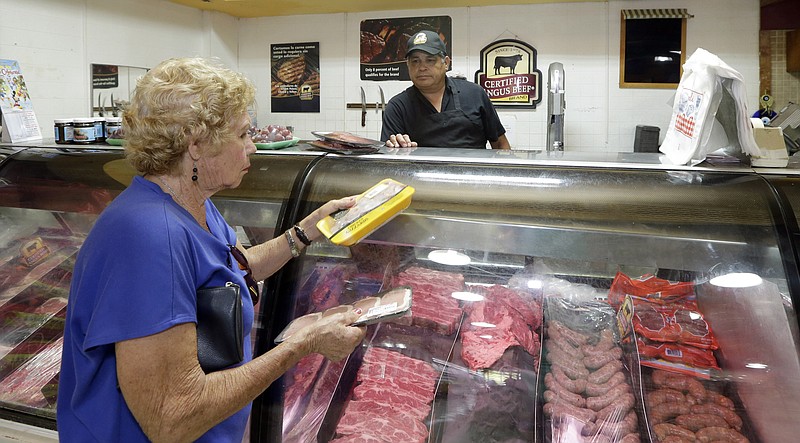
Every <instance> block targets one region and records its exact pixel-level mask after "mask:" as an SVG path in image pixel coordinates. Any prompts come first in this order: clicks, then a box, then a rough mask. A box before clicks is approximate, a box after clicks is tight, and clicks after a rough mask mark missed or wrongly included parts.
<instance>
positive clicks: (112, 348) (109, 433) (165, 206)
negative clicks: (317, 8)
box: [57, 59, 364, 442]
mask: <svg viewBox="0 0 800 443" xmlns="http://www.w3.org/2000/svg"><path fill="white" fill-rule="evenodd" d="M254 97H255V91H254V87H253V85H252V84H251V83H250V82H249V81H248V80H246V79H245V78H244V77H243V76H241V75H240V74H237V73H235V72H232V71H231V70H229V69H226V68H224V67H222V66H220V65H218V64H216V63H214V62H212V61H209V60H204V59H173V60H167V61H165V62H163V63H161V64H160V65H158V66H157V67H155V68H153V69H152V70H150V71H149V72H148V73H147V74H146V75H145V76H144V77H142V78H141V79H140V80H139V82H138V84H137V87H136V90H135V92H134V94H133V97H132V100H131V104H130V106H129V107H128V108H127V109H126V110H125V114H124V126H125V134H126V139H127V141H126V153H127V157H128V159H129V160H130V162H131V163H132V164H133V166H134V167H135V168H136V170H137V171H138V172H139V173H140V174H141V175H140V176H137V177H135V178H134V180H133V182H132V183H131V185H130V186H129V187H128V188H127V189H126V190H125V191H123V192H122V193H121V194H120V195H119V196H118V197H117V198H116V199H115V200H114V201H113V202H112V203H111V205H109V206H108V208H106V210H105V211H104V212H103V214H101V216H100V217H99V218H98V220H97V223H96V224H95V226H94V227H93V229H92V232H91V233H90V234H89V236H88V237H87V239H86V241H85V243H84V245H83V247H82V248H81V250H80V252H79V254H78V259H77V262H76V264H75V270H74V275H73V280H72V287H71V290H70V301H69V306H68V308H67V323H66V328H65V340H64V352H63V358H62V368H61V375H60V380H59V393H58V415H57V421H58V430H59V437H60V439H61V441H62V442H69V441H76V442H78V441H79V442H88V441H98V442H112V441H114V442H116V441H125V442H130V441H148V440H151V441H165V442H180V441H193V440H198V441H213V442H241V440H242V437H243V434H244V431H245V426H246V423H247V418H248V415H249V413H250V402H251V401H252V400H253V399H254V398H255V397H256V396H258V395H259V394H260V393H261V392H263V391H264V389H266V388H267V387H268V386H269V385H270V383H272V382H273V381H275V380H276V379H278V378H279V377H280V376H281V374H283V373H284V372H285V371H286V370H287V369H289V368H290V367H291V366H293V365H294V364H295V363H296V362H297V361H299V360H300V359H301V358H302V357H304V356H306V355H308V354H310V353H320V354H322V355H324V356H326V357H327V358H329V359H332V360H341V359H342V358H344V357H346V356H347V355H348V354H349V353H350V352H351V351H352V350H353V349H354V347H355V346H357V345H358V344H359V343H360V341H361V340H362V339H363V337H364V330H363V328H357V327H352V326H348V325H350V324H351V323H352V322H353V321H354V320H355V319H356V318H357V317H358V314H357V313H356V312H349V313H345V314H337V315H335V316H331V317H329V318H328V319H326V320H325V321H323V322H320V323H319V324H317V325H313V326H311V327H308V328H305V329H303V330H301V331H299V332H298V333H297V334H295V335H293V336H291V337H290V338H289V340H287V341H285V342H283V343H282V344H280V345H279V346H277V347H276V348H274V349H273V350H271V351H269V352H268V353H266V354H264V355H261V356H259V357H257V358H252V350H251V349H250V345H249V344H250V337H249V331H250V330H251V327H252V322H253V314H254V312H253V300H251V295H250V291H247V290H244V288H247V287H248V284H247V282H246V281H245V276H246V275H245V272H244V271H243V270H242V269H240V267H239V266H237V265H236V263H237V261H239V262H241V263H242V265H243V267H245V268H246V267H247V266H246V265H247V264H249V267H250V268H251V270H252V271H251V272H252V276H253V277H254V278H255V280H261V279H264V278H266V277H268V276H269V275H270V274H272V273H273V272H275V271H276V270H278V269H279V268H280V267H281V266H283V265H284V264H285V263H286V262H287V261H289V260H290V259H291V258H292V256H293V253H294V254H296V253H297V249H300V248H302V247H304V245H305V243H304V241H301V240H306V241H308V240H313V239H315V238H317V237H319V236H320V232H319V231H318V230H317V228H316V222H317V221H318V220H320V219H321V218H322V217H324V216H326V215H328V214H330V213H333V212H335V211H337V210H340V209H345V208H348V207H350V206H352V205H353V203H354V199H353V198H352V197H348V198H344V199H341V200H334V201H330V202H328V203H326V204H324V205H322V206H321V207H320V208H319V209H317V210H316V211H314V212H313V213H312V214H310V215H309V216H308V217H306V218H305V219H303V220H301V221H300V222H299V223H298V229H296V230H295V229H292V230H290V231H288V232H287V233H284V235H280V236H278V237H277V238H275V239H273V240H270V241H268V242H266V243H263V244H260V245H256V246H253V247H251V248H249V249H247V250H245V249H244V248H243V247H242V245H241V244H240V243H239V242H238V241H237V239H236V235H235V233H234V230H233V229H232V228H231V227H230V226H229V225H228V224H227V223H226V222H225V221H224V220H223V218H222V216H221V214H220V213H219V211H218V210H217V208H216V207H215V206H214V204H213V203H212V202H211V200H210V199H209V197H211V196H212V195H214V193H216V192H218V191H220V190H223V189H229V188H234V187H236V186H238V185H239V183H240V182H241V180H242V177H243V176H244V174H246V173H247V170H248V167H249V165H250V161H249V158H248V156H249V155H250V154H252V153H254V152H255V146H254V145H253V143H252V141H251V140H250V136H249V134H248V129H249V128H250V124H251V123H250V119H249V117H248V113H247V109H248V107H249V106H250V105H252V104H253V102H254ZM303 237H307V238H303ZM234 247H235V248H236V249H234ZM293 249H294V250H293ZM247 277H250V276H249V275H247ZM226 282H234V283H238V284H239V285H240V286H241V287H242V288H243V290H242V291H241V295H242V298H243V306H244V307H245V309H244V310H243V318H244V326H245V327H244V330H245V334H246V335H245V337H244V347H245V348H244V360H243V362H242V363H241V364H237V365H233V366H232V367H229V368H225V369H223V370H219V371H217V372H211V373H208V374H206V373H204V371H203V370H202V369H201V367H200V364H199V361H198V356H197V332H196V321H197V320H196V319H197V311H196V293H197V290H198V289H202V288H206V287H216V286H224V285H225V283H226ZM254 295H257V292H256V293H255V294H254Z"/></svg>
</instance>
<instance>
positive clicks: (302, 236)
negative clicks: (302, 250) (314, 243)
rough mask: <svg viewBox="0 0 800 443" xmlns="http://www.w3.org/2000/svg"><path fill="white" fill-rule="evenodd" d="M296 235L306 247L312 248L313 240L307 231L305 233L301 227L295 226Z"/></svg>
mask: <svg viewBox="0 0 800 443" xmlns="http://www.w3.org/2000/svg"><path fill="white" fill-rule="evenodd" d="M294 233H295V234H297V238H299V239H300V241H301V242H303V244H304V245H306V246H311V239H309V238H308V236H307V235H306V231H304V230H303V228H301V227H300V225H294Z"/></svg>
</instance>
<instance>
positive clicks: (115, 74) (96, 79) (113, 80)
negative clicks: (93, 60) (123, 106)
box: [92, 64, 119, 89]
mask: <svg viewBox="0 0 800 443" xmlns="http://www.w3.org/2000/svg"><path fill="white" fill-rule="evenodd" d="M118 87H119V66H117V65H97V64H92V89H114V88H118Z"/></svg>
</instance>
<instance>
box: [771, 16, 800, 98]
mask: <svg viewBox="0 0 800 443" xmlns="http://www.w3.org/2000/svg"><path fill="white" fill-rule="evenodd" d="M769 36H770V54H771V57H770V58H771V60H772V90H771V91H770V94H772V98H773V99H774V100H775V105H774V106H773V110H774V111H776V112H780V111H781V109H783V108H784V107H785V106H786V105H788V104H789V102H793V103H800V72H787V71H786V31H770V32H769ZM762 92H763V91H762Z"/></svg>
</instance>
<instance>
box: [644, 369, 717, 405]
mask: <svg viewBox="0 0 800 443" xmlns="http://www.w3.org/2000/svg"><path fill="white" fill-rule="evenodd" d="M652 379H653V383H655V384H656V386H660V387H664V388H672V389H676V390H678V391H681V392H684V393H688V394H689V395H691V396H692V397H694V398H695V399H697V400H703V399H704V398H706V388H705V386H703V384H702V383H700V382H699V381H698V380H696V379H694V378H692V377H689V376H688V375H683V374H672V373H669V372H666V371H661V370H656V371H653V377H652Z"/></svg>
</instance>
